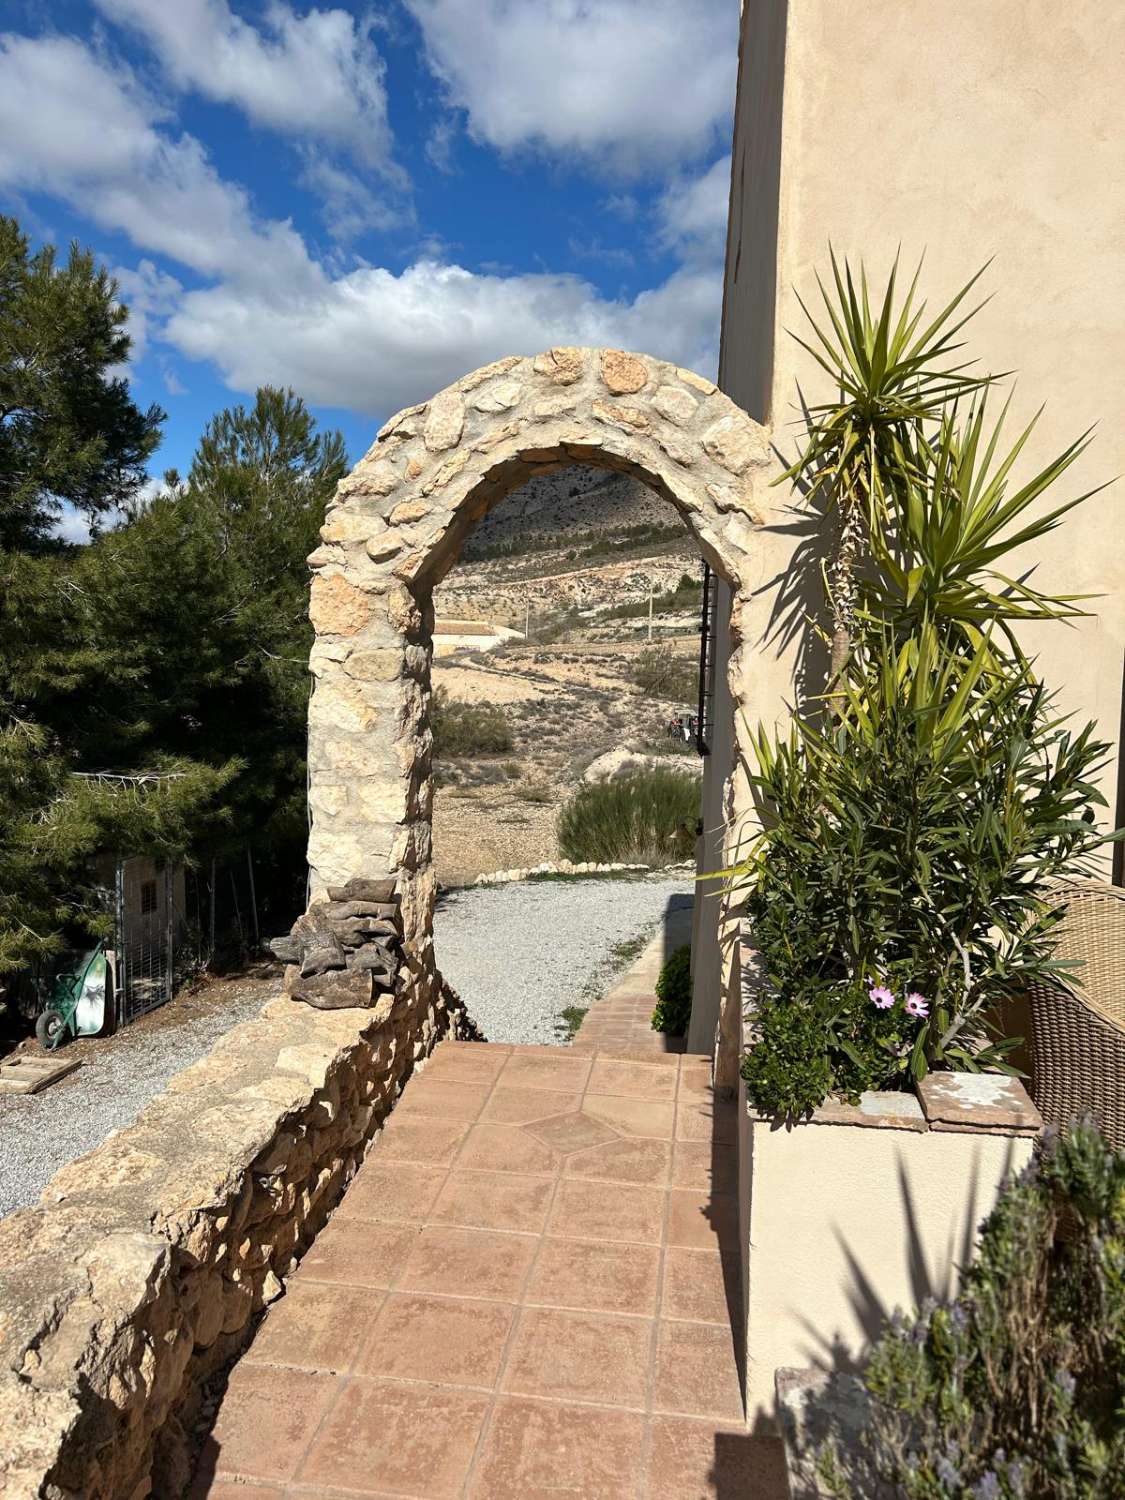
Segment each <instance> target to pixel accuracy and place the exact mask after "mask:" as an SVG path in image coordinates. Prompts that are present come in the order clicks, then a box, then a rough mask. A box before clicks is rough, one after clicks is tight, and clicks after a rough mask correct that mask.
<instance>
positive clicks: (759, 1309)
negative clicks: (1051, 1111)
mask: <svg viewBox="0 0 1125 1500" xmlns="http://www.w3.org/2000/svg"><path fill="white" fill-rule="evenodd" d="M739 1105H740V1108H739V1141H738V1150H739V1188H740V1192H739V1211H740V1247H741V1252H742V1286H743V1308H744V1311H745V1335H746V1343H745V1352H746V1361H745V1395H746V1411H747V1417H748V1420H749V1421H750V1423H751V1425H752V1426H755V1425H758V1424H768V1425H769V1426H770V1427H772V1426H774V1424H775V1423H776V1420H777V1410H776V1400H775V1375H776V1372H777V1371H778V1370H779V1369H782V1368H784V1367H807V1366H812V1367H814V1368H818V1369H821V1370H833V1369H837V1370H838V1369H847V1368H848V1366H849V1364H850V1363H851V1362H852V1361H853V1360H854V1358H855V1356H856V1355H858V1354H859V1353H860V1351H861V1350H862V1349H863V1347H864V1346H865V1345H866V1344H867V1343H868V1342H869V1341H870V1340H871V1339H872V1338H873V1337H874V1336H875V1335H876V1334H877V1333H878V1332H879V1329H880V1327H881V1326H882V1324H883V1322H884V1321H885V1320H886V1319H887V1318H888V1317H889V1316H890V1315H891V1313H893V1312H894V1310H895V1308H896V1307H901V1308H903V1309H908V1308H912V1307H914V1306H915V1305H916V1304H918V1303H919V1302H921V1301H923V1300H924V1299H925V1298H926V1297H930V1296H932V1297H941V1296H944V1295H946V1294H947V1293H948V1292H950V1291H952V1290H953V1289H954V1288H955V1286H956V1279H957V1272H958V1267H960V1266H963V1265H964V1264H965V1263H966V1262H967V1261H968V1260H969V1258H970V1256H971V1253H972V1248H973V1244H974V1240H975V1235H976V1230H977V1227H978V1225H979V1224H980V1221H981V1220H982V1219H983V1218H984V1216H985V1215H986V1214H987V1213H988V1211H989V1210H990V1209H991V1208H992V1206H993V1203H994V1202H995V1200H996V1195H997V1192H998V1190H999V1188H1000V1185H1001V1184H1002V1183H1003V1182H1004V1180H1005V1179H1006V1178H1007V1177H1009V1176H1011V1175H1012V1174H1013V1173H1015V1172H1018V1171H1020V1169H1021V1168H1022V1167H1024V1166H1025V1165H1026V1163H1027V1162H1028V1160H1029V1159H1030V1157H1031V1153H1032V1150H1033V1148H1034V1144H1035V1138H1036V1136H1037V1135H1038V1134H1039V1132H1040V1130H1041V1129H1042V1121H1041V1120H1040V1118H1039V1115H1038V1113H1037V1112H1036V1110H1035V1107H1034V1105H1033V1104H1032V1103H1031V1100H1030V1099H1029V1098H1028V1096H1027V1093H1026V1092H1025V1090H1024V1089H1023V1087H1022V1086H1021V1085H1020V1083H1019V1082H1018V1081H1017V1080H1015V1079H1011V1078H1007V1077H1003V1076H1001V1075H998V1074H984V1073H978V1074H965V1073H945V1074H932V1075H931V1076H930V1077H929V1078H927V1079H926V1080H924V1082H923V1083H922V1084H921V1086H920V1088H919V1092H918V1095H917V1096H915V1095H914V1094H903V1093H869V1094H865V1095H863V1096H862V1098H861V1100H860V1102H859V1104H858V1105H856V1106H854V1107H853V1106H851V1105H846V1104H831V1103H830V1104H826V1105H824V1106H823V1107H822V1108H820V1109H818V1110H816V1111H815V1113H814V1114H813V1115H812V1116H811V1117H810V1118H809V1119H808V1120H803V1121H801V1122H800V1123H798V1124H796V1125H788V1126H786V1125H781V1124H779V1123H778V1122H777V1121H775V1120H771V1119H768V1118H766V1117H764V1116H762V1115H760V1114H758V1113H757V1112H756V1111H755V1110H754V1108H753V1106H752V1105H751V1104H750V1102H749V1100H748V1099H747V1096H746V1085H745V1083H740V1094H739Z"/></svg>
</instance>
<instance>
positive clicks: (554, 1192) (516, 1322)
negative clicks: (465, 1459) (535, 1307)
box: [460, 1069, 589, 1496]
mask: <svg viewBox="0 0 1125 1500" xmlns="http://www.w3.org/2000/svg"><path fill="white" fill-rule="evenodd" d="M501 1072H503V1069H501ZM587 1077H589V1072H587ZM584 1097H585V1088H583V1093H582V1095H581V1096H580V1101H581V1098H584ZM579 1108H581V1102H580V1103H579ZM565 1162H566V1158H565V1157H561V1158H560V1161H559V1167H558V1170H557V1172H556V1173H555V1180H554V1187H553V1188H552V1189H551V1195H550V1198H549V1200H548V1203H547V1211H546V1213H545V1214H544V1216H543V1222H542V1224H541V1225H540V1228H539V1244H538V1245H537V1246H536V1249H535V1252H534V1254H533V1255H532V1257H531V1260H530V1261H529V1262H528V1267H527V1270H526V1272H525V1273H524V1277H523V1281H522V1282H521V1283H520V1288H519V1296H518V1298H517V1301H516V1312H515V1316H514V1317H513V1319H512V1326H511V1328H509V1330H508V1337H507V1338H506V1339H505V1340H504V1347H503V1349H502V1350H501V1351H500V1364H499V1366H498V1367H497V1370H496V1382H495V1385H494V1386H493V1390H492V1399H491V1401H490V1402H489V1403H488V1410H487V1411H486V1412H485V1414H484V1421H483V1422H482V1423H481V1428H480V1431H479V1432H478V1433H477V1440H476V1443H475V1444H474V1445H473V1452H472V1457H471V1458H470V1459H469V1467H468V1469H467V1470H466V1471H465V1479H464V1482H463V1483H462V1486H461V1491H460V1493H461V1495H462V1496H467V1495H468V1494H469V1490H470V1488H471V1486H472V1483H473V1478H474V1476H475V1474H476V1471H477V1467H478V1464H479V1462H480V1458H481V1455H482V1454H483V1452H484V1449H485V1446H486V1445H487V1442H488V1438H489V1436H490V1434H491V1432H492V1422H493V1418H494V1416H495V1413H496V1407H497V1404H498V1402H499V1400H500V1397H501V1393H502V1390H503V1384H504V1377H505V1375H506V1374H507V1372H508V1364H509V1361H510V1360H511V1356H512V1349H513V1347H514V1345H515V1341H516V1337H517V1335H518V1333H519V1330H520V1328H521V1327H522V1325H523V1319H524V1314H525V1311H526V1306H527V1304H526V1298H527V1291H528V1288H529V1287H530V1285H531V1282H532V1279H533V1277H534V1275H535V1271H536V1268H537V1266H538V1265H539V1259H540V1257H541V1256H542V1254H543V1246H544V1245H545V1244H546V1241H547V1226H548V1224H550V1222H551V1215H552V1214H553V1212H554V1208H555V1198H556V1197H557V1196H558V1191H559V1184H560V1183H561V1182H562V1180H563V1177H562V1170H563V1166H564V1165H565Z"/></svg>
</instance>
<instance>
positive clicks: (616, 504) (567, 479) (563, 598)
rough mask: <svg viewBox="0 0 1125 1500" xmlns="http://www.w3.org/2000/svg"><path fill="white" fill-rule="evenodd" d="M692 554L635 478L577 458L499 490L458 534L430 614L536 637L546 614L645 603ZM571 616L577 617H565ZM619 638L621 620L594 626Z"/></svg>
mask: <svg viewBox="0 0 1125 1500" xmlns="http://www.w3.org/2000/svg"><path fill="white" fill-rule="evenodd" d="M698 573H699V554H698V552H697V550H696V548H695V545H694V543H693V542H692V539H691V537H690V535H689V533H688V531H687V529H686V528H685V526H684V525H683V522H682V521H681V520H680V518H679V516H678V514H677V513H676V511H675V509H674V507H673V506H672V505H670V504H669V503H668V501H666V500H662V499H661V498H660V497H659V496H658V495H655V494H654V493H653V492H652V491H651V490H649V489H647V488H646V487H645V486H644V485H643V484H641V483H640V482H639V481H637V480H635V479H630V478H628V477H627V476H625V475H621V474H611V473H606V472H605V471H604V470H599V469H593V468H589V467H587V466H579V465H575V466H574V467H571V468H567V469H562V470H559V471H558V472H557V473H555V474H550V475H546V476H543V477H541V478H536V479H532V480H530V481H529V482H528V483H527V484H526V485H523V486H522V487H521V488H520V489H518V490H514V491H513V492H512V493H511V494H510V495H507V496H506V497H505V498H504V499H503V500H502V501H501V502H500V504H499V505H498V506H496V508H495V509H494V510H492V511H491V512H490V513H489V514H488V515H487V516H485V517H484V519H483V520H482V521H480V522H479V523H478V524H477V526H476V528H475V529H474V531H473V532H472V534H471V535H470V537H469V538H468V540H467V542H466V544H465V549H464V552H463V553H462V557H461V560H460V562H459V563H458V564H457V566H456V567H455V568H454V569H453V570H452V571H451V572H450V574H449V575H448V577H447V578H446V579H445V581H444V582H443V583H442V585H441V587H440V588H439V589H438V590H437V591H436V594H435V606H436V608H437V612H438V616H439V618H446V619H477V620H487V621H489V622H491V623H495V624H500V625H506V626H512V627H515V628H516V629H519V630H521V631H522V630H523V629H524V628H525V626H526V625H527V624H528V616H529V614H530V616H531V621H530V623H531V626H532V632H531V633H532V638H533V639H541V638H542V630H543V628H544V626H545V625H547V624H548V621H549V622H550V624H551V628H552V630H554V629H555V628H556V627H557V621H556V620H555V618H554V617H555V616H557V615H559V614H563V615H566V614H568V613H575V612H577V613H580V614H581V615H582V617H583V622H584V623H586V624H597V623H598V617H599V615H600V613H601V612H602V611H604V610H607V609H611V608H613V607H619V606H621V605H625V604H630V603H640V602H647V599H648V595H649V592H650V590H652V591H654V592H655V593H657V594H664V593H667V592H668V591H670V590H673V589H675V587H676V586H677V585H678V584H679V583H680V581H681V579H683V577H684V575H685V574H688V575H690V577H692V578H695V577H696V576H697V575H698ZM570 623H571V624H578V623H579V622H578V621H571V622H570ZM622 634H623V635H624V636H626V637H628V636H629V635H631V634H633V631H632V630H631V629H627V630H624V631H611V632H610V634H609V635H608V636H607V635H605V633H604V632H603V633H601V634H600V635H599V636H598V638H599V639H603V640H604V639H616V638H618V637H619V636H620V635H622Z"/></svg>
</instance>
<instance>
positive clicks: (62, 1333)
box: [0, 972, 473, 1500]
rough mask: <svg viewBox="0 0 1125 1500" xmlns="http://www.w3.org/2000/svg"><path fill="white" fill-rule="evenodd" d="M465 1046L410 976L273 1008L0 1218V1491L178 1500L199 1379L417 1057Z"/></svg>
mask: <svg viewBox="0 0 1125 1500" xmlns="http://www.w3.org/2000/svg"><path fill="white" fill-rule="evenodd" d="M446 1033H451V1034H453V1035H458V1036H463V1035H471V1034H472V1033H473V1028H472V1026H471V1023H469V1022H467V1021H466V1019H465V1017H464V1013H463V1011H462V1009H461V1006H460V1003H459V1001H458V999H457V997H456V995H455V994H454V992H453V991H451V990H449V989H447V988H441V987H439V986H438V985H437V984H436V983H435V982H434V981H433V980H431V979H428V978H427V977H426V976H423V975H419V974H417V973H416V972H415V973H414V975H413V982H412V984H411V985H410V986H409V987H408V988H407V989H406V990H405V992H404V993H402V994H399V995H398V996H397V997H391V996H389V995H388V996H384V997H382V999H381V1000H380V1002H379V1003H378V1004H377V1005H376V1006H375V1007H374V1008H373V1009H366V1010H338V1011H319V1010H315V1009H312V1008H310V1007H309V1006H306V1005H301V1004H298V1003H296V1002H295V1001H293V1000H288V999H281V998H279V999H277V1000H273V1001H270V1002H269V1003H268V1004H267V1005H266V1006H265V1007H264V1009H263V1010H262V1012H261V1015H260V1017H258V1018H257V1019H255V1020H253V1021H248V1022H246V1023H244V1024H243V1025H240V1026H236V1027H234V1028H233V1029H232V1030H231V1031H230V1032H228V1033H227V1035H226V1036H225V1037H224V1038H223V1039H222V1040H221V1041H220V1042H219V1043H218V1044H217V1045H216V1046H215V1047H214V1048H213V1049H212V1051H211V1052H210V1053H209V1054H208V1055H207V1056H206V1057H205V1058H203V1059H201V1060H200V1061H199V1062H197V1063H196V1064H195V1065H194V1066H192V1067H190V1068H188V1069H186V1071H184V1072H183V1073H180V1074H179V1075H178V1076H177V1077H176V1078H174V1079H173V1080H172V1082H171V1084H170V1085H169V1087H168V1090H167V1092H166V1093H164V1094H162V1095H161V1096H160V1097H158V1098H157V1099H155V1100H154V1101H153V1102H152V1103H151V1104H150V1105H149V1106H148V1108H147V1109H145V1110H144V1111H143V1113H142V1114H141V1115H140V1116H139V1118H138V1119H137V1121H136V1123H135V1124H133V1125H132V1126H130V1127H129V1128H128V1129H126V1130H122V1131H120V1132H118V1133H117V1134H116V1135H113V1136H111V1137H110V1138H109V1139H108V1140H107V1141H106V1142H105V1143H104V1144H103V1145H101V1146H99V1147H98V1148H97V1149H96V1150H95V1151H92V1152H90V1153H89V1155H87V1156H84V1157H80V1158H79V1159H78V1160H77V1161H75V1162H72V1163H70V1164H69V1165H68V1166H66V1167H64V1168H63V1169H62V1171H60V1172H59V1173H58V1174H57V1175H56V1176H55V1177H54V1178H53V1180H52V1181H51V1182H50V1183H49V1184H48V1186H47V1188H46V1189H45V1190H44V1193H43V1196H42V1199H41V1205H40V1207H38V1208H34V1209H27V1210H23V1211H21V1212H18V1213H15V1214H13V1215H11V1216H10V1217H9V1218H7V1219H4V1220H3V1221H0V1435H2V1441H0V1496H2V1497H3V1500H32V1497H35V1500H145V1497H148V1496H150V1495H151V1496H154V1497H160V1500H175V1497H178V1496H179V1495H180V1494H181V1493H182V1491H183V1488H184V1486H185V1484H186V1482H187V1478H188V1472H189V1471H188V1463H189V1460H190V1456H191V1448H192V1434H193V1429H194V1427H195V1424H196V1421H197V1417H198V1415H199V1411H200V1404H201V1399H202V1393H203V1390H204V1387H205V1384H206V1382H207V1381H208V1380H209V1379H211V1378H212V1377H214V1376H216V1375H217V1374H218V1373H219V1372H221V1371H222V1370H223V1369H224V1367H225V1366H226V1365H227V1364H228V1363H229V1362H230V1361H231V1360H232V1359H233V1358H234V1357H235V1356H236V1355H237V1354H238V1353H239V1352H240V1351H241V1349H242V1348H243V1347H244V1345H245V1344H246V1343H247V1341H248V1339H249V1337H250V1334H251V1332H252V1331H253V1327H254V1324H255V1321H256V1319H257V1316H258V1314H259V1313H260V1312H261V1310H262V1309H263V1307H265V1305H266V1304H267V1303H268V1302H270V1301H271V1300H272V1299H273V1298H275V1297H276V1296H278V1294H279V1293H280V1292H281V1290H282V1284H283V1282H284V1279H285V1277H286V1276H287V1275H288V1274H289V1272H290V1271H291V1269H292V1268H293V1266H294V1265H295V1264H296V1262H297V1261H298V1260H299V1259H300V1257H301V1255H302V1254H303V1253H304V1250H305V1249H306V1248H307V1246H308V1245H309V1243H310V1242H311V1240H312V1238H313V1236H314V1235H315V1234H316V1233H317V1231H318V1230H319V1229H320V1228H321V1226H322V1225H323V1223H324V1222H325V1220H326V1218H327V1217H328V1215H329V1213H330V1212H331V1210H332V1208H333V1206H334V1205H335V1203H336V1202H337V1200H338V1199H339V1197H340V1195H341V1193H342V1191H343V1189H344V1187H345V1185H346V1184H347V1182H348V1180H349V1179H350V1177H351V1176H352V1174H353V1173H354V1171H355V1169H356V1167H357V1166H358V1164H359V1162H360V1161H361V1160H362V1158H363V1156H364V1153H365V1151H366V1148H367V1146H368V1144H369V1143H370V1141H371V1140H372V1138H373V1137H374V1136H375V1135H376V1134H377V1133H378V1131H379V1129H380V1127H381V1125H382V1122H383V1120H384V1119H385V1117H386V1115H387V1113H388V1112H389V1111H390V1109H391V1108H392V1107H393V1105H394V1102H395V1099H396V1098H397V1096H398V1094H399V1092H400V1090H401V1088H402V1086H403V1084H404V1082H405V1081H406V1078H407V1077H408V1075H409V1074H410V1072H411V1070H412V1068H413V1067H414V1065H415V1063H416V1062H418V1061H420V1060H421V1059H423V1058H424V1057H425V1056H427V1055H428V1053H429V1051H430V1050H431V1048H432V1046H433V1045H434V1043H435V1042H436V1041H437V1040H438V1039H439V1038H440V1037H441V1036H442V1035H444V1034H446Z"/></svg>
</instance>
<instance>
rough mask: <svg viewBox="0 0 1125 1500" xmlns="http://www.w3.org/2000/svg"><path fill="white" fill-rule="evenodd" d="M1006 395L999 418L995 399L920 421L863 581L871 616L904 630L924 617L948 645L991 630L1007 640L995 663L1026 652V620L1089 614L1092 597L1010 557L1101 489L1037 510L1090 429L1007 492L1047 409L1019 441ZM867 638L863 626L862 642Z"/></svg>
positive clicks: (913, 629)
mask: <svg viewBox="0 0 1125 1500" xmlns="http://www.w3.org/2000/svg"><path fill="white" fill-rule="evenodd" d="M1007 414H1008V404H1005V407H1004V409H1003V411H1002V412H1001V414H1000V416H999V418H998V419H997V421H996V422H995V423H993V424H991V425H990V424H989V421H988V417H987V399H986V397H984V396H982V397H981V398H980V400H979V401H978V402H977V403H976V404H975V405H974V406H972V407H970V409H969V411H968V414H967V416H966V419H965V422H964V424H963V425H960V424H959V423H958V421H957V414H956V412H946V413H945V414H944V415H943V416H942V417H941V418H940V420H939V422H938V424H937V428H936V431H934V432H932V433H931V432H930V431H929V430H928V429H927V427H926V425H924V424H919V425H918V426H917V428H916V429H915V431H914V433H913V435H912V438H911V440H910V454H909V459H908V462H906V463H905V464H904V466H903V467H902V469H901V470H900V471H899V474H898V476H897V480H896V484H895V486H894V490H893V495H894V503H893V505H892V506H890V507H888V509H887V513H884V514H883V515H882V516H880V517H879V518H878V520H877V522H876V524H873V525H872V526H871V527H870V529H869V531H868V533H867V538H868V541H869V550H870V556H871V561H872V566H871V568H870V569H869V570H868V572H867V573H866V575H865V576H864V578H863V579H862V580H861V583H860V587H859V595H860V614H861V615H862V616H863V618H864V620H865V621H868V622H874V623H877V624H880V625H882V624H889V625H891V626H892V627H893V631H894V634H895V636H896V638H897V639H899V640H902V639H905V638H908V637H909V636H911V635H914V634H917V633H919V632H920V631H921V630H922V629H923V628H924V626H925V625H926V624H932V625H934V626H936V627H937V628H938V629H940V630H941V631H942V633H943V636H944V638H945V640H946V641H948V642H949V643H950V644H954V643H957V642H958V641H959V642H960V644H961V646H962V647H963V649H965V650H966V651H968V652H969V653H972V652H975V651H976V650H977V649H978V647H979V646H980V645H981V643H982V641H984V640H985V639H986V638H987V637H988V634H989V632H990V631H991V630H993V629H994V628H995V630H996V631H998V632H999V636H1000V639H999V640H998V641H997V642H996V644H995V645H993V646H991V647H990V650H989V654H988V664H989V666H990V668H991V669H993V670H997V669H1000V668H1001V661H1000V656H1001V655H1005V654H1006V655H1007V656H1009V657H1011V658H1012V659H1014V660H1016V661H1021V662H1022V661H1024V656H1023V652H1022V649H1021V646H1020V643H1019V639H1018V637H1017V635H1016V633H1015V628H1014V627H1015V626H1016V625H1017V624H1018V623H1020V622H1022V621H1028V620H1065V619H1071V618H1074V617H1076V616H1079V615H1081V614H1083V613H1084V612H1085V611H1083V610H1082V609H1080V608H1079V604H1080V603H1081V602H1082V600H1083V598H1084V597H1085V596H1082V595H1077V594H1048V593H1045V592H1043V591H1042V590H1040V589H1038V588H1036V587H1034V586H1033V585H1032V583H1031V582H1030V573H1028V574H1025V575H1024V576H1023V577H1013V576H1012V575H1011V574H1009V573H1007V572H1005V571H1003V568H1002V566H1001V564H1002V560H1003V559H1004V558H1005V557H1006V556H1010V555H1011V554H1012V553H1013V552H1014V551H1015V550H1016V549H1017V548H1027V547H1029V546H1030V545H1031V544H1033V543H1035V542H1038V541H1040V540H1041V539H1042V538H1043V537H1045V536H1047V535H1048V534H1049V533H1050V532H1052V531H1054V530H1055V528H1056V527H1057V526H1059V525H1060V524H1061V522H1062V521H1063V519H1064V518H1065V517H1066V516H1067V515H1068V514H1069V512H1070V511H1072V510H1073V509H1074V508H1075V507H1076V506H1078V505H1081V504H1082V503H1083V501H1085V500H1087V499H1089V498H1090V496H1091V495H1094V494H1097V493H1098V489H1100V488H1102V486H1098V487H1097V488H1095V489H1091V490H1087V491H1085V492H1084V493H1082V494H1079V495H1075V496H1072V497H1071V498H1070V499H1068V500H1065V501H1063V502H1062V503H1061V504H1059V505H1055V506H1053V507H1051V508H1049V509H1048V510H1046V511H1041V512H1038V513H1037V512H1036V510H1035V507H1036V506H1037V503H1038V501H1039V500H1040V497H1041V496H1043V495H1044V494H1045V493H1046V491H1047V490H1048V489H1049V488H1050V486H1051V485H1053V484H1054V483H1056V481H1057V480H1058V479H1059V478H1061V476H1062V475H1063V474H1065V473H1066V471H1067V470H1068V469H1069V468H1070V467H1071V465H1072V464H1073V463H1074V462H1075V461H1076V460H1077V459H1078V458H1079V457H1080V456H1081V454H1082V453H1084V452H1085V450H1086V447H1087V446H1088V443H1089V434H1088V433H1084V434H1083V435H1082V436H1081V437H1079V438H1077V439H1076V440H1075V441H1074V442H1073V443H1071V444H1070V445H1069V446H1068V447H1067V448H1065V449H1064V450H1063V451H1062V452H1061V453H1059V454H1057V455H1056V456H1055V457H1054V458H1052V459H1051V461H1050V462H1049V463H1047V464H1046V465H1044V467H1043V468H1042V469H1040V470H1038V471H1037V472H1036V473H1034V474H1033V475H1031V476H1030V477H1029V478H1027V479H1025V480H1024V481H1023V482H1022V483H1021V484H1020V485H1019V486H1018V488H1016V489H1015V490H1014V491H1013V492H1011V493H1009V489H1008V481H1009V478H1010V476H1011V473H1012V471H1013V467H1014V465H1015V464H1016V462H1017V460H1018V459H1019V457H1020V454H1021V453H1022V452H1023V450H1024V447H1025V445H1026V443H1027V441H1028V439H1029V438H1030V436H1031V434H1032V432H1033V431H1034V429H1035V425H1036V422H1037V421H1038V414H1037V415H1036V417H1035V418H1033V419H1032V421H1031V422H1030V423H1029V424H1028V425H1027V427H1025V428H1024V430H1023V431H1022V432H1021V433H1020V434H1019V436H1018V437H1017V438H1016V440H1015V441H1014V442H1013V443H1012V444H1011V445H1010V446H1007V447H1004V446H1002V439H1003V433H1004V425H1005V419H1006V417H1007ZM858 644H859V645H860V646H862V632H861V637H860V641H859V642H858Z"/></svg>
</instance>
